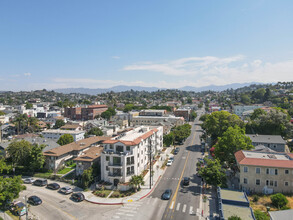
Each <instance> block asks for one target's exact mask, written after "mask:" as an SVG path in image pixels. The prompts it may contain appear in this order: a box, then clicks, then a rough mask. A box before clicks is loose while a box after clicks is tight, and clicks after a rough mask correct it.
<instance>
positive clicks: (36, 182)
mask: <svg viewBox="0 0 293 220" xmlns="http://www.w3.org/2000/svg"><path fill="white" fill-rule="evenodd" d="M23 182H24V183H26V184H33V185H35V186H46V188H48V189H51V190H58V191H59V192H60V193H63V194H65V195H68V194H71V193H72V195H71V199H72V200H74V201H76V202H81V201H83V200H84V195H83V194H82V193H80V192H77V193H73V190H72V188H71V187H69V186H64V187H61V188H60V185H59V184H58V183H49V184H48V180H46V179H37V180H34V178H26V179H24V181H23Z"/></svg>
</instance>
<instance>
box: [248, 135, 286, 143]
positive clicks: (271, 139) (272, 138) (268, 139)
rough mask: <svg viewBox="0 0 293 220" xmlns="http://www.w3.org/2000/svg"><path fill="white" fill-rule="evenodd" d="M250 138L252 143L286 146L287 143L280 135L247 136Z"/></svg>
mask: <svg viewBox="0 0 293 220" xmlns="http://www.w3.org/2000/svg"><path fill="white" fill-rule="evenodd" d="M246 136H247V137H250V139H251V140H252V142H260V143H268V144H286V141H284V139H283V138H282V137H281V136H280V135H259V134H246Z"/></svg>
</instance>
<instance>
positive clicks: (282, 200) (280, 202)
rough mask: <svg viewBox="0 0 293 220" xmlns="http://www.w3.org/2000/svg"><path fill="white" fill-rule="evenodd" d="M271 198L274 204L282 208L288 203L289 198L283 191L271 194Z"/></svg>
mask: <svg viewBox="0 0 293 220" xmlns="http://www.w3.org/2000/svg"><path fill="white" fill-rule="evenodd" d="M270 199H271V200H272V204H273V206H275V207H276V208H278V209H281V208H283V207H285V206H286V205H287V204H288V199H287V198H286V196H284V195H283V194H282V193H277V194H274V195H271V197H270Z"/></svg>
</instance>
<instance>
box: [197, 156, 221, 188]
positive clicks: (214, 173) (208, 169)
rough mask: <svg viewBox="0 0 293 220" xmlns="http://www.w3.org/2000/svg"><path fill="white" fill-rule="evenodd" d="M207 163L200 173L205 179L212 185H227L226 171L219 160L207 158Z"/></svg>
mask: <svg viewBox="0 0 293 220" xmlns="http://www.w3.org/2000/svg"><path fill="white" fill-rule="evenodd" d="M205 163H206V165H205V166H204V167H203V168H201V169H200V170H199V175H200V176H201V177H202V178H203V179H204V181H205V182H206V183H207V184H209V185H212V186H225V185H226V173H225V170H224V169H222V166H221V163H220V161H219V160H217V159H215V160H211V159H208V158H205Z"/></svg>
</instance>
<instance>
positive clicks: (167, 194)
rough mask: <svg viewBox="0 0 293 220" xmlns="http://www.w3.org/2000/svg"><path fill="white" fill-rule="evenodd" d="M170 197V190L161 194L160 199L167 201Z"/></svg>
mask: <svg viewBox="0 0 293 220" xmlns="http://www.w3.org/2000/svg"><path fill="white" fill-rule="evenodd" d="M171 195H172V189H166V190H165V192H164V193H163V194H162V199H164V200H169V199H170V198H171Z"/></svg>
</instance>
